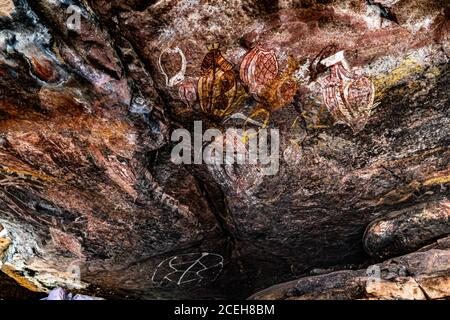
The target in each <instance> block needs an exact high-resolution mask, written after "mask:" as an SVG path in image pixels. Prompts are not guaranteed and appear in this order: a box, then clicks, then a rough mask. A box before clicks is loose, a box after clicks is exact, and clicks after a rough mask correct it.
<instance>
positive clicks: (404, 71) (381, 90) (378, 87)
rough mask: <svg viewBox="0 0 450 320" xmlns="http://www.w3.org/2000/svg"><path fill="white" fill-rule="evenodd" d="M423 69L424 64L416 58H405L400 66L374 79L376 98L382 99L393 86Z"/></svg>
mask: <svg viewBox="0 0 450 320" xmlns="http://www.w3.org/2000/svg"><path fill="white" fill-rule="evenodd" d="M422 71H423V66H421V65H420V64H419V63H417V61H416V60H414V59H412V58H408V59H405V60H404V61H403V63H402V64H401V65H400V66H399V67H397V68H395V69H394V70H392V71H391V72H389V73H388V74H386V75H382V76H380V77H377V78H375V79H374V80H373V83H374V86H375V92H376V93H375V100H380V99H381V98H382V97H383V96H384V94H385V93H386V92H387V91H388V90H389V89H390V88H391V87H392V86H394V85H396V84H398V83H399V82H400V81H402V80H403V79H405V78H406V77H408V76H409V75H412V74H415V73H419V72H422ZM435 72H439V70H438V71H436V70H434V72H433V74H434V73H435Z"/></svg>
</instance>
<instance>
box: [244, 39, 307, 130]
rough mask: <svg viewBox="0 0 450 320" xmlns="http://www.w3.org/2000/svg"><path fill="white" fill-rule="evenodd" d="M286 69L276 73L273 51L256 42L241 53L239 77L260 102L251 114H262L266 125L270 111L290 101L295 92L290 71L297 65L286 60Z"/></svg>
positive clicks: (295, 85)
mask: <svg viewBox="0 0 450 320" xmlns="http://www.w3.org/2000/svg"><path fill="white" fill-rule="evenodd" d="M288 63H289V65H288V67H287V68H286V70H285V71H284V72H283V73H281V74H279V67H278V62H277V58H276V55H275V53H274V52H273V51H266V50H264V49H263V48H262V47H261V46H259V45H257V46H256V47H254V48H253V49H252V50H250V51H249V52H248V53H247V54H246V55H245V57H244V59H243V61H242V63H241V67H240V77H241V80H242V82H243V83H244V84H245V85H246V87H247V88H248V90H249V93H250V94H251V95H252V96H253V98H254V99H255V100H256V101H257V102H258V103H259V104H258V105H257V107H256V108H255V110H254V112H253V113H252V115H250V118H253V117H255V116H257V115H258V114H265V115H266V116H265V119H264V123H265V124H266V125H267V123H268V119H269V116H270V113H271V112H273V111H276V110H278V109H280V108H282V107H284V106H286V105H288V104H289V103H290V102H292V100H293V98H294V96H295V93H296V92H297V82H296V81H295V79H294V78H293V77H292V74H293V73H294V71H295V70H296V69H297V67H298V65H297V64H296V63H295V62H294V61H293V59H290V60H289V62H288Z"/></svg>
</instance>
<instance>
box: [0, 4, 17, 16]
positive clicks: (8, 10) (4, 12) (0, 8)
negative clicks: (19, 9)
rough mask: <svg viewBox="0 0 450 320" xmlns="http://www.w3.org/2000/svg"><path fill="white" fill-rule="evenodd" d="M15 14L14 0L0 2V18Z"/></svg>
mask: <svg viewBox="0 0 450 320" xmlns="http://www.w3.org/2000/svg"><path fill="white" fill-rule="evenodd" d="M13 12H14V3H13V1H12V0H0V17H1V16H10V15H11V14H12V13H13Z"/></svg>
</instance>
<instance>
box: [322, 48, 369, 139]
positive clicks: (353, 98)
mask: <svg viewBox="0 0 450 320" xmlns="http://www.w3.org/2000/svg"><path fill="white" fill-rule="evenodd" d="M321 63H322V64H323V65H325V66H326V67H329V68H330V73H329V75H328V76H326V77H325V78H324V79H322V80H321V84H322V92H323V100H324V103H325V105H326V107H327V109H328V111H329V112H330V113H332V114H333V116H334V117H335V118H336V120H337V121H342V122H344V123H346V124H348V125H349V126H350V127H351V128H352V129H353V131H354V132H358V131H361V130H362V129H363V128H364V126H365V125H366V123H367V121H368V120H369V117H370V115H371V112H372V107H373V104H374V98H375V88H374V85H373V83H372V81H370V79H368V78H366V77H364V76H357V75H355V74H353V73H352V72H351V71H350V70H349V67H348V66H347V63H346V61H345V58H344V52H343V51H340V52H338V53H336V54H335V55H333V56H331V57H328V58H327V59H324V60H322V61H321Z"/></svg>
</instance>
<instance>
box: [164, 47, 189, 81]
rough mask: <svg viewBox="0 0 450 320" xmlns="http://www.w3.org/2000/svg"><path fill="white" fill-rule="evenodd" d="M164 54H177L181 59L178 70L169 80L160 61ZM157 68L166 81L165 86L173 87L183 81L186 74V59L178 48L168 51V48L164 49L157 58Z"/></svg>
mask: <svg viewBox="0 0 450 320" xmlns="http://www.w3.org/2000/svg"><path fill="white" fill-rule="evenodd" d="M164 53H172V54H179V55H180V57H181V66H180V70H179V71H178V72H177V73H176V74H175V75H174V76H172V77H171V78H170V79H169V76H168V75H167V73H166V71H165V70H164V68H163V66H162V61H161V60H162V56H163V55H164ZM158 66H159V70H160V71H161V73H162V74H163V76H164V78H165V80H166V86H168V87H173V86H175V85H177V84H179V83H181V82H182V81H183V80H184V75H185V74H186V66H187V61H186V57H185V55H184V53H183V51H181V49H180V48H178V47H175V48H174V49H170V48H169V49H164V50H163V51H162V52H161V54H160V56H159V59H158Z"/></svg>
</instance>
